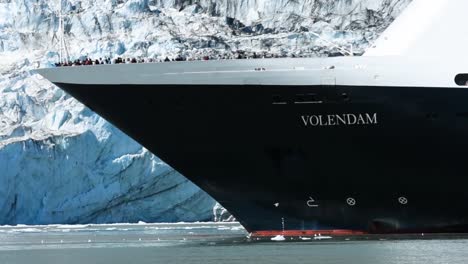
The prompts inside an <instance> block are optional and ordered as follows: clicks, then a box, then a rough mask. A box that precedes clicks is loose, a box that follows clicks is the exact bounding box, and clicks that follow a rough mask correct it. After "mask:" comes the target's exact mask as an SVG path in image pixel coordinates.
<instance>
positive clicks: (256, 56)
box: [55, 52, 308, 67]
mask: <svg viewBox="0 0 468 264" xmlns="http://www.w3.org/2000/svg"><path fill="white" fill-rule="evenodd" d="M286 57H292V58H295V57H305V56H296V55H290V56H287V55H277V54H268V53H262V54H257V53H256V52H253V53H236V54H235V55H218V56H208V55H206V56H200V57H197V58H192V57H184V56H181V55H179V56H177V57H175V58H172V59H170V58H169V57H166V58H165V59H159V60H158V59H153V58H147V59H143V58H134V57H133V58H122V57H118V58H115V59H111V58H109V57H105V58H99V59H91V58H88V57H86V58H84V59H76V60H74V61H69V62H62V63H56V64H55V66H57V67H59V66H80V65H99V64H126V63H153V62H171V61H195V60H205V61H207V60H229V59H260V58H286ZM307 57H308V56H307Z"/></svg>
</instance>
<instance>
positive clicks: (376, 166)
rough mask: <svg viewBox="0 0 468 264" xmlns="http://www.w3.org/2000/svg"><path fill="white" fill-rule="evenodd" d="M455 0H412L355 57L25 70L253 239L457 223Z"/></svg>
mask: <svg viewBox="0 0 468 264" xmlns="http://www.w3.org/2000/svg"><path fill="white" fill-rule="evenodd" d="M467 8H468V2H467V1H466V0H450V1H448V0H447V1H444V0H431V1H427V0H424V1H423V0H414V1H413V2H412V3H411V4H410V5H409V6H408V7H407V9H406V10H405V11H404V12H403V13H402V14H401V15H400V16H399V18H397V20H396V21H395V22H394V23H393V24H392V25H391V26H390V27H389V28H388V29H387V30H386V31H385V32H384V33H383V34H382V35H381V36H380V37H379V39H378V40H377V41H376V42H375V43H374V44H372V46H371V47H370V48H369V49H368V50H367V51H366V53H365V54H364V55H363V56H359V57H336V58H294V59H293V58H289V59H255V60H221V61H192V62H170V63H145V64H115V65H95V66H82V67H57V68H47V69H40V70H38V73H39V74H41V75H42V76H44V77H45V78H47V79H48V80H50V81H51V82H52V83H54V84H55V85H57V86H58V87H60V88H61V89H63V90H65V91H66V92H67V93H69V94H70V95H71V96H73V97H75V98H76V99H78V100H79V101H81V102H82V103H83V104H85V105H86V106H88V107H89V108H90V109H92V110H93V111H95V112H96V113H98V114H99V115H101V116H102V117H104V118H105V119H107V120H108V121H109V122H111V123H112V124H114V125H115V126H117V127H118V128H120V129H121V130H122V131H124V132H125V133H126V134H128V135H129V136H131V137H132V138H133V139H135V140H136V141H138V142H139V143H141V144H142V145H143V146H144V147H145V148H147V149H148V150H150V151H151V152H153V153H154V154H156V155H157V156H158V157H160V158H161V159H162V160H164V161H165V162H167V163H168V164H169V165H171V166H172V167H173V168H174V169H176V170H177V171H179V172H180V173H181V174H183V175H184V176H186V177H187V178H188V179H190V180H191V181H192V182H194V183H195V184H196V185H198V186H199V187H200V188H201V189H203V190H204V191H206V192H207V193H208V194H209V195H211V196H212V197H213V198H214V199H216V200H217V201H218V202H219V203H220V204H221V205H223V206H224V207H225V208H226V209H227V210H228V211H229V212H230V213H232V214H233V215H234V216H235V217H236V219H237V220H239V222H240V223H241V224H242V225H243V226H244V227H245V229H246V230H247V231H248V232H250V233H252V235H253V236H259V237H262V236H263V237H269V236H276V235H286V236H306V235H314V234H322V235H332V236H338V235H362V234H402V233H405V234H407V233H409V234H411V233H419V234H420V233H466V232H468V192H467V188H468V162H467V160H466V159H467V158H468V89H467V88H468V87H467V86H466V85H467V81H468V60H467V59H468V56H467V55H466V52H465V48H464V47H463V46H464V45H465V43H467V42H466V41H464V40H467V38H468V37H467V35H468V34H467V33H468V32H467V30H466V27H464V15H465V14H464V12H465V10H468V9H467Z"/></svg>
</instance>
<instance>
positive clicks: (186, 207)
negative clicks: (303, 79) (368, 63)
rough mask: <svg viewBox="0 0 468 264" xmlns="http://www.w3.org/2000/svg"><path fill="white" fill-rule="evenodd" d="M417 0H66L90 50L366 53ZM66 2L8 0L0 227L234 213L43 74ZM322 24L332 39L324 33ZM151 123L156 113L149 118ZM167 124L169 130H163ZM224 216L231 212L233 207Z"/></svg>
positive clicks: (0, 64) (3, 39) (72, 32)
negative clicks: (351, 50)
mask: <svg viewBox="0 0 468 264" xmlns="http://www.w3.org/2000/svg"><path fill="white" fill-rule="evenodd" d="M409 2H410V0H361V1H358V0H336V1H319V0H297V1H290V0H218V1H213V0H200V1H196V2H195V1H191V0H128V1H125V0H97V1H81V0H63V1H62V5H63V10H64V13H65V14H66V17H65V33H66V42H67V46H68V48H69V54H70V57H71V58H72V59H75V58H79V57H80V56H91V57H94V58H98V57H105V56H110V57H115V56H123V57H134V56H135V57H140V56H141V57H152V58H156V59H163V58H165V57H166V56H169V57H171V58H173V57H175V56H177V55H184V56H187V57H192V58H199V57H200V56H204V55H211V56H217V55H221V56H227V57H230V56H233V55H234V54H235V52H236V51H237V50H243V51H250V52H263V51H267V52H269V53H272V54H276V55H288V56H291V55H293V54H294V55H297V56H311V55H314V56H327V54H328V53H329V52H331V51H333V50H334V49H333V48H331V47H330V45H329V42H332V43H335V44H337V45H342V46H343V47H349V46H350V45H351V44H352V45H353V48H354V49H355V50H356V51H358V52H362V51H363V50H364V49H365V48H366V47H367V46H368V45H369V43H370V42H372V41H373V40H374V39H375V38H376V37H377V35H378V34H379V33H380V32H382V30H383V29H384V28H385V27H386V26H388V24H389V23H390V22H391V21H393V19H394V18H395V17H396V16H397V15H398V14H399V13H400V12H401V10H402V9H403V8H404V7H405V6H406V5H407V4H408V3H409ZM58 6H59V4H58V1H45V0H0V73H1V75H0V169H1V171H0V212H1V213H0V224H51V223H110V222H138V221H144V222H170V221H198V220H212V219H213V213H215V214H219V215H217V216H214V218H215V219H217V220H220V219H224V220H226V219H228V220H229V219H232V218H230V217H229V216H226V215H225V214H226V212H225V210H223V209H222V208H220V207H219V205H216V206H215V201H213V199H212V198H210V197H209V196H208V195H207V194H206V193H204V192H202V191H201V190H199V189H198V188H197V187H196V186H194V185H193V184H192V183H191V182H190V181H188V180H187V179H185V178H184V177H183V176H181V175H180V174H178V173H177V172H175V171H174V170H173V169H171V168H170V167H169V166H168V165H166V164H164V163H163V162H161V160H159V159H158V158H157V157H156V156H154V155H152V154H151V153H149V152H148V151H147V150H146V149H144V148H142V147H141V146H140V145H139V144H137V143H136V142H135V141H133V140H132V139H130V138H129V137H128V136H126V135H124V134H123V133H122V132H121V131H119V130H118V129H116V128H115V127H113V126H112V125H110V124H109V123H108V122H106V121H105V120H103V119H102V118H100V117H99V116H97V115H96V114H94V113H93V112H92V111H91V110H89V109H88V108H86V107H84V106H83V105H82V104H80V103H78V102H77V101H76V100H74V99H73V98H71V97H70V96H68V95H67V94H65V93H64V92H63V91H61V90H59V89H58V88H56V87H54V86H53V85H52V84H50V83H49V82H47V81H46V80H44V79H43V78H41V77H40V76H39V75H37V74H35V73H33V72H32V71H31V70H33V69H35V68H38V67H51V66H52V65H53V63H54V62H56V61H57V58H58V52H57V50H58V42H57V35H56V31H57V28H58V16H57V12H56V11H57V10H58ZM315 33H319V34H320V35H321V36H322V39H320V38H317V36H316V35H315ZM148 122H154V121H153V120H148ZM160 129H165V128H164V127H161V128H160ZM223 215H224V216H223Z"/></svg>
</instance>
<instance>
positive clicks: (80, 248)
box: [0, 223, 468, 264]
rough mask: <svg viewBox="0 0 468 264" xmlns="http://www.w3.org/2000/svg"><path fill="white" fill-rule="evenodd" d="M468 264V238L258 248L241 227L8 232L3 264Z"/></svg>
mask: <svg viewBox="0 0 468 264" xmlns="http://www.w3.org/2000/svg"><path fill="white" fill-rule="evenodd" d="M467 262H468V240H467V239H463V238H457V239H448V238H447V237H432V238H431V237H428V236H419V237H418V236H417V237H413V238H412V239H406V238H398V237H386V238H383V237H382V238H375V237H370V238H360V239H357V238H339V239H336V238H335V239H332V240H314V239H313V238H312V239H311V240H294V241H291V240H289V239H287V241H279V242H276V241H257V240H253V239H250V238H248V234H247V233H246V232H245V230H244V229H243V228H242V227H241V226H240V225H239V224H237V223H221V224H219V223H195V224H193V223H192V224H188V223H179V224H137V225H131V224H122V225H75V226H63V225H54V226H20V227H17V226H11V227H0V263H1V264H26V263H28V264H29V263H34V264H50V263H65V264H78V263H80V264H81V263H86V264H90V263H99V264H100V263H103V264H104V263H112V264H114V263H115V264H120V263H122V264H123V263H135V264H139V263H142V264H146V263H165V264H166V263H184V264H185V263H208V264H209V263H217V264H219V263H258V264H263V263H265V264H267V263H268V264H269V263H282V264H284V263H324V264H341V263H357V264H367V263H368V264H379V263H385V264H387V263H389V264H390V263H421V264H422V263H424V264H426V263H447V264H457V263H463V264H465V263H467Z"/></svg>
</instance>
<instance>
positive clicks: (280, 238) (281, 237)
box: [271, 235, 286, 241]
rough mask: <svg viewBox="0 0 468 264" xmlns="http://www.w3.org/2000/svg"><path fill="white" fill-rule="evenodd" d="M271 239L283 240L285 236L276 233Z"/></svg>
mask: <svg viewBox="0 0 468 264" xmlns="http://www.w3.org/2000/svg"><path fill="white" fill-rule="evenodd" d="M271 240H272V241H284V240H286V238H284V236H282V235H277V236H275V237H272V238H271Z"/></svg>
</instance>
